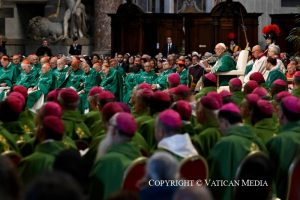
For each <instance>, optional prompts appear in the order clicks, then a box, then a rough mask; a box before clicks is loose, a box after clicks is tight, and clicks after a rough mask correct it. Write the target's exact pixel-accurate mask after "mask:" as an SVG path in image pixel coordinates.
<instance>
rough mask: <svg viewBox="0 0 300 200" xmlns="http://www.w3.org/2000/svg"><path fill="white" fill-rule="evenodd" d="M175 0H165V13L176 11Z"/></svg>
mask: <svg viewBox="0 0 300 200" xmlns="http://www.w3.org/2000/svg"><path fill="white" fill-rule="evenodd" d="M174 9H175V6H174V0H165V13H174Z"/></svg>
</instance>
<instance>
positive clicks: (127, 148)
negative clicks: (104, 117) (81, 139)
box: [89, 112, 141, 200]
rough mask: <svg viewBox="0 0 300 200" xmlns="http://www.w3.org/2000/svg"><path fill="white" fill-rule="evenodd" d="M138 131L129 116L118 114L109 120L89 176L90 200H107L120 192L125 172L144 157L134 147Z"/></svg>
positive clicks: (131, 117) (122, 113)
mask: <svg viewBox="0 0 300 200" xmlns="http://www.w3.org/2000/svg"><path fill="white" fill-rule="evenodd" d="M136 130H137V124H136V122H135V120H134V117H133V116H132V115H131V114H129V113H124V112H121V113H117V114H115V115H114V116H113V117H112V118H111V119H110V120H109V127H108V130H107V133H106V136H105V138H104V140H103V141H102V142H101V143H100V146H99V148H98V152H97V158H96V162H95V164H94V166H93V168H92V170H91V173H90V178H91V182H90V183H91V184H90V191H89V194H90V199H91V200H98V199H107V198H108V197H109V196H111V194H112V193H114V192H116V191H119V190H120V189H121V187H122V182H123V178H124V172H125V170H126V169H127V168H128V166H129V165H130V164H131V163H132V161H133V160H135V159H136V158H138V157H140V156H141V154H140V152H139V150H138V148H137V147H136V146H135V145H133V143H132V137H133V136H134V134H135V132H136Z"/></svg>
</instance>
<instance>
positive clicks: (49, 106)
mask: <svg viewBox="0 0 300 200" xmlns="http://www.w3.org/2000/svg"><path fill="white" fill-rule="evenodd" d="M62 112H63V111H62V108H61V106H60V105H59V104H58V103H56V102H52V101H49V102H46V103H44V104H43V106H42V107H41V108H40V109H39V110H38V111H37V114H36V120H35V122H36V126H38V125H39V124H40V123H41V122H42V121H43V120H44V118H45V117H47V116H55V117H59V118H61V117H62ZM62 142H63V144H64V145H65V147H66V148H72V149H76V148H77V147H76V145H75V142H74V141H73V140H72V139H71V138H70V137H69V136H67V135H65V134H64V137H63V139H62Z"/></svg>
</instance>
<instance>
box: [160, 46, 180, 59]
mask: <svg viewBox="0 0 300 200" xmlns="http://www.w3.org/2000/svg"><path fill="white" fill-rule="evenodd" d="M162 53H163V56H164V57H167V56H168V55H169V54H173V53H175V54H178V53H179V52H178V49H177V46H176V45H175V44H173V43H172V45H171V48H169V46H168V44H165V45H164V47H163V52H162Z"/></svg>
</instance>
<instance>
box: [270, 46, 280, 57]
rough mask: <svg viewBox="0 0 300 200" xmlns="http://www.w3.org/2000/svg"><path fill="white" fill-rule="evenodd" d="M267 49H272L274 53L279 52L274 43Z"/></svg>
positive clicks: (277, 53)
mask: <svg viewBox="0 0 300 200" xmlns="http://www.w3.org/2000/svg"><path fill="white" fill-rule="evenodd" d="M268 49H269V50H271V51H273V52H274V53H275V54H276V55H279V54H280V48H279V46H277V45H275V44H271V45H270V46H269V48H268Z"/></svg>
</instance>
